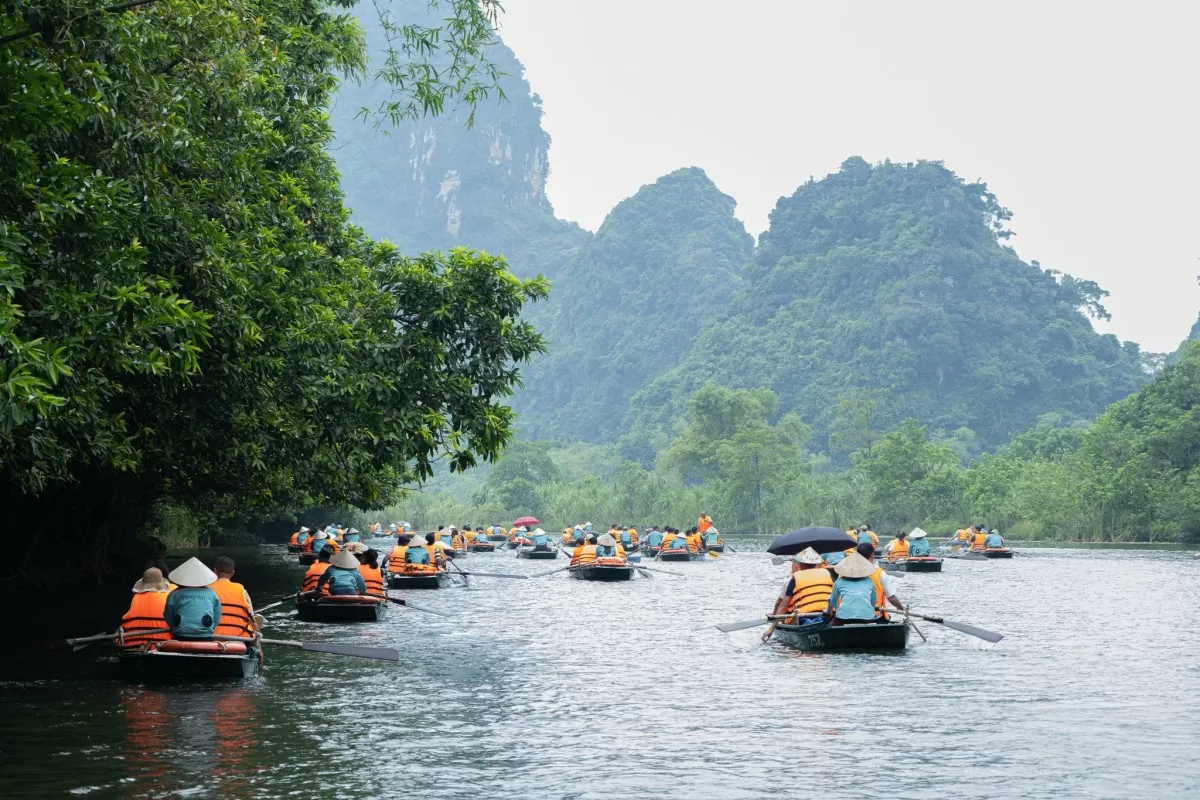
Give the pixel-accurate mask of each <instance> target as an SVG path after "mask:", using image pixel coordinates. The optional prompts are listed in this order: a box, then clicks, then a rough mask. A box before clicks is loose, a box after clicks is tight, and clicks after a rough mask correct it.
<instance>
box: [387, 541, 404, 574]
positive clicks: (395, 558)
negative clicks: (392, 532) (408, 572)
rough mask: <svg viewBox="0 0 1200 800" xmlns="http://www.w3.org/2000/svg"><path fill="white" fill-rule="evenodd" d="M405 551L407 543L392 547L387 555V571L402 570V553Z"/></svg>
mask: <svg viewBox="0 0 1200 800" xmlns="http://www.w3.org/2000/svg"><path fill="white" fill-rule="evenodd" d="M406 552H408V545H406V544H398V545H396V546H395V547H393V548H392V552H391V555H389V556H388V563H387V569H388V572H403V571H404V554H405V553H406Z"/></svg>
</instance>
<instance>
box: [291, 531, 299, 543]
mask: <svg viewBox="0 0 1200 800" xmlns="http://www.w3.org/2000/svg"><path fill="white" fill-rule="evenodd" d="M288 544H290V545H293V546H294V545H298V544H300V531H296V532H295V533H293V534H292V538H290V539H288Z"/></svg>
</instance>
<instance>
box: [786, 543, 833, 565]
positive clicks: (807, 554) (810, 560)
mask: <svg viewBox="0 0 1200 800" xmlns="http://www.w3.org/2000/svg"><path fill="white" fill-rule="evenodd" d="M792 561H795V562H796V563H797V564H824V563H825V559H823V558H821V554H820V553H818V552H817V551H816V550H813V549H812V548H811V547H806V548H804V549H803V550H801V551H800V552H799V553H796V555H794V556H792Z"/></svg>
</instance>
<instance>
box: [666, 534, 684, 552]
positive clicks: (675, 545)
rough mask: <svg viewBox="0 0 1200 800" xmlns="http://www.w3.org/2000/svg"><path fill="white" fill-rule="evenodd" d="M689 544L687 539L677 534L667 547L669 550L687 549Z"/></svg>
mask: <svg viewBox="0 0 1200 800" xmlns="http://www.w3.org/2000/svg"><path fill="white" fill-rule="evenodd" d="M687 546H688V543H687V539H685V538H684V537H682V536H676V537H675V538H674V539H672V540H671V543H670V544H669V545H667V549H668V550H687Z"/></svg>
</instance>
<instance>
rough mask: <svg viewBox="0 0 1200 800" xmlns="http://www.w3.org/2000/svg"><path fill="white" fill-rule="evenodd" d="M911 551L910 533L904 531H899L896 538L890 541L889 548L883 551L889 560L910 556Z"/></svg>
mask: <svg viewBox="0 0 1200 800" xmlns="http://www.w3.org/2000/svg"><path fill="white" fill-rule="evenodd" d="M909 552H910V548H909V544H908V534H907V533H905V532H904V531H897V532H896V538H895V539H892V540H891V541H890V542H888V544H887V548H886V549H885V550H884V551H883V553H884V555H885V556H886V557H887V560H888V561H896V560H897V559H901V558H908V554H909Z"/></svg>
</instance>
